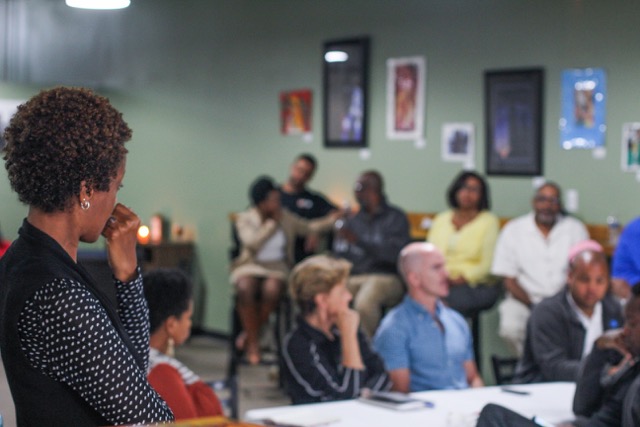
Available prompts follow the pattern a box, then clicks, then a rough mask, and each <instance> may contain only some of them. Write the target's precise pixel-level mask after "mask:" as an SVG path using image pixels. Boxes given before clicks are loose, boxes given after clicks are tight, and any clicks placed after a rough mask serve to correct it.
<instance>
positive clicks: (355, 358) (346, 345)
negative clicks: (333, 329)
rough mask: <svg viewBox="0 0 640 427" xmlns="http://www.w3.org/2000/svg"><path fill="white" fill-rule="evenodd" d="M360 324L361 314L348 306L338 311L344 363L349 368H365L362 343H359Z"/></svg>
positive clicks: (338, 325)
mask: <svg viewBox="0 0 640 427" xmlns="http://www.w3.org/2000/svg"><path fill="white" fill-rule="evenodd" d="M359 324H360V314H359V313H358V312H357V311H355V310H352V309H350V308H347V309H346V310H343V311H341V312H339V313H338V320H337V321H336V326H337V327H338V330H339V331H340V342H341V344H342V365H343V366H345V367H347V368H353V369H358V370H361V369H364V362H363V361H362V353H361V352H360V344H359V343H358V325H359Z"/></svg>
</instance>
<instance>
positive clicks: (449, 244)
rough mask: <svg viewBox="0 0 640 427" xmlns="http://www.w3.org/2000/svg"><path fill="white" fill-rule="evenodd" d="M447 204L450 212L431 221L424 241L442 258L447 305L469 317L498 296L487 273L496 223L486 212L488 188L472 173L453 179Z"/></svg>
mask: <svg viewBox="0 0 640 427" xmlns="http://www.w3.org/2000/svg"><path fill="white" fill-rule="evenodd" d="M447 201H448V203H449V206H450V208H451V209H449V210H447V211H445V212H442V213H440V214H438V215H437V216H436V217H435V218H434V220H433V224H432V226H431V229H430V231H429V235H428V236H427V240H428V241H429V242H431V243H433V244H434V245H435V246H437V247H438V249H440V251H442V253H443V254H444V256H445V261H446V268H447V271H448V272H449V286H450V292H449V297H448V298H447V300H448V302H449V305H450V306H451V307H452V308H453V309H455V310H458V311H459V312H460V313H462V314H463V315H465V316H472V315H473V314H475V313H477V312H478V311H481V310H486V309H489V308H491V307H492V306H493V304H495V302H496V300H497V299H498V297H499V295H500V289H499V287H498V286H496V285H494V284H493V283H491V280H490V274H489V271H490V269H491V262H492V260H493V250H494V246H495V243H496V239H497V238H498V231H499V229H500V224H499V221H498V217H496V216H495V215H494V214H492V213H491V212H489V208H490V202H489V187H488V186H487V183H486V182H485V180H484V179H483V178H482V177H481V176H480V175H478V174H477V173H475V172H462V173H460V174H459V175H458V176H457V177H456V179H455V180H454V181H453V183H452V184H451V185H450V186H449V190H448V192H447Z"/></svg>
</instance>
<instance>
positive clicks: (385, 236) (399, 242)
mask: <svg viewBox="0 0 640 427" xmlns="http://www.w3.org/2000/svg"><path fill="white" fill-rule="evenodd" d="M344 228H346V229H348V230H349V231H351V232H352V233H354V234H355V235H356V236H357V241H356V242H355V243H351V244H349V245H347V246H346V247H340V245H339V243H338V241H337V240H338V239H334V242H333V244H334V247H333V251H334V253H335V254H336V255H337V256H340V257H343V258H346V259H347V260H349V261H350V262H351V263H353V269H352V270H351V274H372V273H390V274H395V273H396V272H397V269H396V262H397V261H398V254H399V253H400V250H401V249H402V248H403V247H404V246H405V245H406V244H407V243H409V241H410V240H411V238H410V236H409V221H408V220H407V215H406V214H405V213H404V212H403V211H402V210H400V209H398V208H396V207H394V206H391V205H389V204H387V203H386V202H385V201H383V202H382V204H381V205H380V206H379V207H378V209H377V211H376V212H374V213H373V214H369V213H368V212H366V211H365V210H364V209H361V210H360V211H359V212H358V213H357V214H356V215H354V216H353V217H352V218H349V219H348V220H347V221H346V223H345V225H344Z"/></svg>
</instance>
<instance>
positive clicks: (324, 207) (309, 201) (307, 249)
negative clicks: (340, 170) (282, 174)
mask: <svg viewBox="0 0 640 427" xmlns="http://www.w3.org/2000/svg"><path fill="white" fill-rule="evenodd" d="M316 167H317V162H316V159H315V158H314V157H313V156H312V155H311V154H300V155H299V156H298V157H296V159H295V161H294V162H293V164H292V165H291V170H290V172H289V178H288V179H287V180H286V181H285V182H284V183H283V184H282V185H281V186H280V203H281V204H282V206H283V207H284V208H286V209H287V210H289V211H291V212H293V213H295V214H296V215H298V216H300V217H302V218H306V219H315V218H320V217H323V216H325V215H327V214H328V213H329V212H331V211H332V210H334V209H336V207H335V206H334V205H332V204H331V202H329V201H327V199H326V198H325V197H324V196H323V195H322V194H320V193H316V192H313V191H310V190H309V189H308V188H307V183H308V182H309V181H311V178H313V174H314V173H315V171H316ZM330 237H331V236H327V238H329V239H330ZM318 244H319V236H318V235H317V234H311V235H308V236H306V238H305V237H298V238H296V244H295V262H296V263H298V262H300V261H302V260H303V259H304V258H306V257H308V256H309V255H311V254H313V253H314V252H315V251H316V249H317V248H318ZM327 246H328V247H331V242H327Z"/></svg>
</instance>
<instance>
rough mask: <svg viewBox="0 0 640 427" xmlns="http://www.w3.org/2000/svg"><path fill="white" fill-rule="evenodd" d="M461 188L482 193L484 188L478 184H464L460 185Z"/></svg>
mask: <svg viewBox="0 0 640 427" xmlns="http://www.w3.org/2000/svg"><path fill="white" fill-rule="evenodd" d="M460 190H467V191H470V192H472V193H480V192H481V191H482V188H481V187H478V186H476V185H467V184H464V185H463V186H462V187H460Z"/></svg>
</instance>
